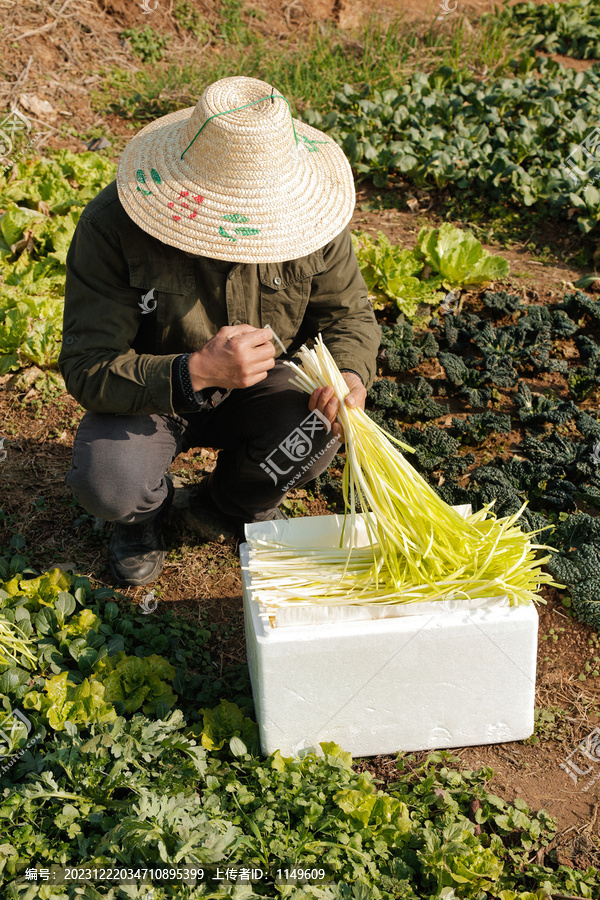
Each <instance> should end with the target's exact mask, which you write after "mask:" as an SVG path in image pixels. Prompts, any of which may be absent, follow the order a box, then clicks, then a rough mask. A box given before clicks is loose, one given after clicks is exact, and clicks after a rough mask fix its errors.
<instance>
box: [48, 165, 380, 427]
mask: <svg viewBox="0 0 600 900" xmlns="http://www.w3.org/2000/svg"><path fill="white" fill-rule="evenodd" d="M152 288H154V295H153V297H152V299H148V300H146V303H145V306H146V308H149V309H152V308H153V307H154V302H156V308H155V309H153V311H152V312H144V311H143V309H142V306H143V304H142V297H143V295H145V294H147V293H148V292H149V291H150V290H151V289H152ZM241 323H247V324H249V325H254V326H255V327H257V328H258V327H264V326H265V325H267V324H268V325H271V327H272V328H273V330H274V331H275V333H276V334H277V336H278V337H279V338H280V339H281V340H282V341H283V343H284V345H285V347H286V350H287V351H288V355H293V353H294V352H295V351H297V350H298V348H299V347H300V346H301V344H302V343H303V342H304V341H305V340H306V339H308V338H311V337H315V336H316V335H317V334H318V333H319V332H321V333H322V334H323V339H324V341H325V343H326V344H327V346H328V348H329V350H330V351H331V353H332V354H333V356H334V358H335V360H336V362H337V364H338V366H339V367H340V368H347V369H353V370H355V371H356V372H358V373H359V374H360V375H361V377H362V379H363V381H364V382H365V384H367V386H369V385H370V384H371V383H372V381H373V377H374V374H375V357H376V354H377V349H378V347H379V339H380V333H381V332H380V328H379V326H378V325H377V323H376V320H375V315H374V313H373V308H372V306H371V303H370V302H369V300H368V298H367V289H366V287H365V283H364V281H363V279H362V276H361V274H360V271H359V268H358V264H357V261H356V257H355V255H354V251H353V249H352V243H351V239H350V233H349V231H348V229H345V230H344V231H343V232H342V233H341V234H340V235H339V236H338V237H337V238H335V240H333V241H331V243H329V244H327V246H325V247H323V248H322V249H321V250H318V251H317V252H316V253H311V254H310V255H309V256H303V257H301V258H300V259H295V260H292V261H290V262H284V263H266V264H260V265H254V264H252V265H245V264H242V263H230V262H221V261H219V260H215V259H208V258H207V257H202V256H193V255H191V254H188V253H186V252H184V251H182V250H177V249H175V248H174V247H169V246H168V245H167V244H163V243H162V242H161V241H159V240H157V239H156V238H153V237H151V236H150V235H149V234H147V233H146V232H145V231H143V230H142V229H141V228H139V226H137V225H136V224H135V222H133V220H132V219H130V218H129V216H128V215H127V213H126V212H125V210H124V209H123V207H122V206H121V203H120V201H119V198H118V194H117V188H116V185H115V183H114V182H113V183H112V184H109V185H108V187H106V188H105V189H104V190H103V191H102V192H101V193H100V194H99V195H98V196H97V197H96V198H95V199H94V200H92V202H91V203H89V204H88V206H87V207H86V208H85V210H84V211H83V213H82V215H81V219H80V221H79V224H78V226H77V229H76V232H75V236H74V238H73V241H72V243H71V247H70V249H69V254H68V257H67V283H66V290H65V315H64V334H63V347H62V351H61V354H60V358H59V365H60V369H61V371H62V373H63V376H64V378H65V382H66V385H67V388H68V390H69V391H70V392H71V394H72V395H73V396H74V397H75V398H76V399H77V400H78V401H79V402H80V403H81V405H82V406H84V407H85V408H86V409H91V410H94V411H96V412H103V413H121V414H126V413H137V414H148V413H163V414H165V413H167V414H168V413H173V412H174V409H173V404H172V383H171V370H172V365H173V360H174V359H175V358H176V357H177V356H178V355H179V354H181V353H191V352H193V351H194V350H200V349H201V348H202V346H203V345H204V344H205V343H206V341H208V340H209V339H210V338H211V337H213V336H214V335H215V334H216V333H217V331H218V330H219V328H221V326H223V325H238V324H241ZM290 375H291V373H290ZM219 386H220V385H215V387H219Z"/></svg>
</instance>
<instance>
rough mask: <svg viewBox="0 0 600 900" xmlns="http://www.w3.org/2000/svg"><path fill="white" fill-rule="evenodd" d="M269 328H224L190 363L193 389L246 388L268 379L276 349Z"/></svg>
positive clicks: (244, 326) (235, 326)
mask: <svg viewBox="0 0 600 900" xmlns="http://www.w3.org/2000/svg"><path fill="white" fill-rule="evenodd" d="M271 338H272V332H271V331H270V330H269V329H268V328H253V327H252V325H225V326H223V328H220V329H219V330H218V331H217V333H216V334H215V336H214V337H213V338H211V339H210V341H207V342H206V344H205V345H204V347H203V348H202V350H196V352H195V353H192V354H191V356H190V360H189V366H190V376H191V379H192V387H193V388H194V390H195V391H201V390H203V389H204V388H208V387H218V388H227V389H228V390H231V389H233V388H247V387H251V386H252V385H253V384H257V383H258V382H259V381H262V380H263V379H264V378H266V377H267V372H268V371H269V369H272V368H273V366H274V365H275V347H274V346H273V342H272V340H271Z"/></svg>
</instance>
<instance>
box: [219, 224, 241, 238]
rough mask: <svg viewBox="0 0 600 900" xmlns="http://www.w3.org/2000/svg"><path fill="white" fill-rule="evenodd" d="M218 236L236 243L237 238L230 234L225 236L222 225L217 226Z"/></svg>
mask: <svg viewBox="0 0 600 900" xmlns="http://www.w3.org/2000/svg"><path fill="white" fill-rule="evenodd" d="M219 234H220V235H221V237H226V238H227V239H228V240H230V241H237V238H234V237H232V236H231V235H230V234H227V232H226V231H225V229H224V228H223V226H222V225H219Z"/></svg>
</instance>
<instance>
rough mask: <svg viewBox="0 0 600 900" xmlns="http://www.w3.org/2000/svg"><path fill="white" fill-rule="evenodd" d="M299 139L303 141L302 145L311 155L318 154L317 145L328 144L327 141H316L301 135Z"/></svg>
mask: <svg viewBox="0 0 600 900" xmlns="http://www.w3.org/2000/svg"><path fill="white" fill-rule="evenodd" d="M300 137H301V138H302V140H303V141H304V145H305V147H306V149H307V150H310V152H311V153H318V152H319V148H318V147H317V144H328V143H329V141H316V140H315V139H314V138H309V137H307V136H306V135H305V134H301V135H300Z"/></svg>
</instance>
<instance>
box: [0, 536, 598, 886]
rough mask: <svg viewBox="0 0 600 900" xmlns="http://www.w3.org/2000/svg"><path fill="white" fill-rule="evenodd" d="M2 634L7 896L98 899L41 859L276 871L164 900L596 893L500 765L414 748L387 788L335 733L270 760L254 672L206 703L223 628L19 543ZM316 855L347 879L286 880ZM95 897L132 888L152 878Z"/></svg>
mask: <svg viewBox="0 0 600 900" xmlns="http://www.w3.org/2000/svg"><path fill="white" fill-rule="evenodd" d="M15 551H16V552H15ZM0 627H2V628H4V629H12V632H13V638H12V640H11V641H10V643H9V642H7V643H6V644H3V645H2V646H3V651H2V655H1V656H0V728H1V729H2V730H3V742H4V741H5V739H6V738H9V740H10V746H8V747H7V746H6V744H5V743H3V746H2V749H3V751H5V755H4V756H3V758H2V762H3V765H2V766H0V823H1V827H2V833H3V844H2V846H1V847H0V851H1V852H0V885H2V886H3V887H2V891H3V896H6V897H7V898H21V900H33V898H38V897H57V898H63V900H67V898H72V897H75V896H79V895H80V893H81V886H77V885H70V886H67V885H64V886H58V885H57V886H50V885H42V884H29V883H28V882H27V881H26V879H25V878H24V873H25V870H26V869H27V868H29V867H31V866H38V867H39V868H41V867H46V868H48V867H50V866H57V867H60V868H68V867H79V866H84V865H85V866H86V867H90V868H107V867H119V868H122V867H128V868H131V869H133V870H134V871H135V870H137V869H140V868H142V869H143V868H154V869H156V868H158V867H161V868H168V867H175V868H179V869H181V868H183V867H189V868H194V867H196V868H197V867H203V866H204V867H206V866H211V865H213V866H214V865H216V864H220V865H221V866H222V868H224V867H225V866H238V867H241V866H247V867H252V868H254V867H257V868H260V869H262V870H263V872H265V874H266V877H265V879H264V880H263V881H261V882H260V883H258V884H255V885H254V886H253V888H252V889H251V888H250V886H249V885H247V884H246V885H244V884H237V885H235V884H229V885H228V884H227V883H221V884H218V885H217V886H216V887H213V888H211V889H210V890H209V889H207V888H206V887H202V886H199V887H192V886H182V885H180V884H177V885H176V884H155V886H154V898H155V900H160V898H167V897H181V898H186V897H187V898H190V900H192V898H209V897H210V898H215V900H220V898H226V897H232V898H239V900H251V898H252V897H257V898H258V897H273V898H275V897H289V898H293V900H311V898H314V900H442V898H449V897H455V898H463V900H484V898H490V900H491V898H493V900H547V898H548V897H549V896H550V892H551V891H555V890H561V891H563V892H569V893H573V894H577V895H578V896H581V897H585V898H592V897H593V896H594V891H595V890H597V888H598V886H600V881H599V876H598V872H596V870H595V869H593V868H590V869H588V870H587V871H586V872H582V871H579V870H577V869H572V868H567V867H565V866H562V865H560V864H559V863H558V861H557V859H556V856H555V853H554V852H553V851H550V852H549V854H548V855H547V856H546V865H537V864H532V863H530V862H529V860H530V859H532V858H534V857H535V854H536V852H537V850H538V849H540V848H541V847H543V846H546V845H547V844H548V843H549V841H550V840H551V839H552V837H553V835H554V834H555V823H554V821H553V820H552V819H550V818H549V817H548V815H547V814H546V813H545V812H544V811H540V812H538V813H532V812H531V811H530V810H529V809H528V807H527V806H526V804H525V803H523V802H522V801H521V800H516V801H515V802H514V804H509V803H506V802H504V801H503V800H502V799H500V798H499V797H497V796H495V795H493V794H491V793H489V791H488V790H487V787H486V785H487V782H488V780H489V778H490V777H491V774H492V773H491V770H489V769H482V770H481V771H479V772H471V771H460V770H458V769H457V768H456V763H457V760H455V759H454V758H453V757H452V756H451V754H449V753H446V752H440V753H433V754H431V755H430V756H429V758H428V759H427V760H426V761H425V762H423V763H422V764H420V765H416V764H415V760H414V757H406V758H399V761H398V778H397V781H396V782H394V783H392V784H389V785H388V788H387V790H386V791H382V790H379V789H378V787H377V784H376V783H375V782H374V781H373V778H372V777H371V776H370V775H369V774H368V773H366V774H359V773H357V772H356V771H355V770H354V769H353V768H352V760H351V757H350V755H349V754H348V753H345V752H344V751H343V750H342V749H341V748H340V747H338V746H336V745H335V744H334V743H324V744H322V745H321V749H322V755H319V756H318V755H316V754H315V753H307V754H306V755H304V756H303V757H302V758H301V759H288V758H283V757H282V756H281V754H280V753H278V752H277V753H274V754H273V755H271V756H270V757H268V758H267V759H261V758H260V755H259V753H258V744H257V728H256V725H255V723H254V722H253V721H252V720H251V718H250V717H249V716H248V715H246V712H247V710H244V709H243V708H240V707H239V706H237V705H236V704H235V703H234V702H232V698H233V697H235V695H236V684H237V682H236V680H235V679H233V680H232V681H230V682H228V683H225V682H223V683H221V684H220V685H219V686H218V688H217V689H218V690H220V691H221V692H222V693H223V694H228V695H229V699H224V698H223V699H221V702H220V703H218V705H216V706H213V707H212V708H200V704H202V703H203V702H205V701H208V702H209V703H211V704H214V702H215V697H214V687H215V686H214V684H212V682H213V681H214V676H213V673H214V669H213V667H212V664H211V656H210V649H209V648H210V630H209V629H206V628H204V627H200V628H199V627H198V626H197V625H193V626H192V625H190V624H189V623H186V622H183V621H181V620H177V619H175V618H174V617H173V616H171V615H170V614H167V615H161V614H160V613H156V614H154V615H152V616H151V617H150V616H143V615H141V614H140V613H139V612H138V611H137V610H136V609H135V608H134V607H132V606H131V604H129V603H128V601H126V600H125V598H123V597H121V596H119V595H117V594H115V593H114V592H113V591H111V590H108V589H96V590H92V588H91V586H90V583H89V581H88V580H87V579H86V578H82V577H79V576H74V575H69V574H67V573H65V572H61V571H59V570H57V569H54V570H51V571H50V572H46V573H43V574H41V575H37V574H36V573H35V572H33V571H32V570H30V569H29V568H28V566H27V558H26V557H25V556H24V555H23V547H22V539H20V538H18V537H15V538H14V539H13V541H12V546H11V547H9V548H5V551H4V555H3V556H1V557H0ZM59 681H60V684H61V685H62V687H61V690H58V689H57V685H58V683H59ZM244 686H247V684H246V685H244ZM237 699H239V700H240V702H242V703H243V702H244V701H243V700H242V699H241V697H239V696H238V698H237ZM14 710H18V711H19V712H20V713H21V716H20V717H14V716H12V717H11V713H12V711H14ZM23 716H25V720H24V719H23V718H22V717H23ZM6 751H7V752H6ZM297 865H302V866H303V867H309V868H311V867H312V868H314V867H315V866H324V867H325V868H326V869H327V872H328V873H329V877H330V880H331V882H333V884H332V885H323V886H312V887H311V886H305V887H296V888H294V887H286V886H278V885H276V884H275V882H274V877H273V876H274V873H275V872H276V870H277V868H280V867H281V868H292V867H294V866H297ZM87 891H88V893H87V894H86V896H90V897H92V896H93V897H98V898H100V897H105V898H107V900H117V898H125V897H131V898H134V897H143V896H144V895H145V894H146V892H147V887H143V886H141V885H133V886H130V887H127V888H119V887H117V886H113V885H110V884H109V883H102V882H98V883H96V885H95V886H94V887H89V888H87Z"/></svg>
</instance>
